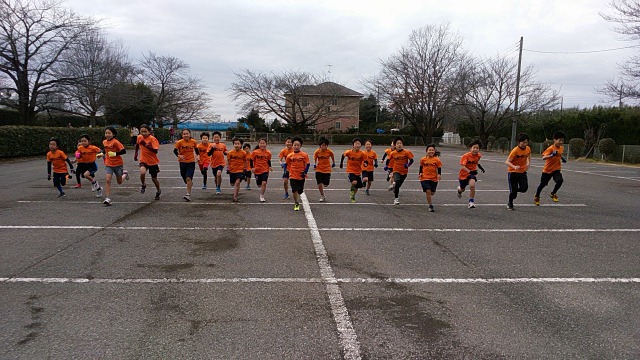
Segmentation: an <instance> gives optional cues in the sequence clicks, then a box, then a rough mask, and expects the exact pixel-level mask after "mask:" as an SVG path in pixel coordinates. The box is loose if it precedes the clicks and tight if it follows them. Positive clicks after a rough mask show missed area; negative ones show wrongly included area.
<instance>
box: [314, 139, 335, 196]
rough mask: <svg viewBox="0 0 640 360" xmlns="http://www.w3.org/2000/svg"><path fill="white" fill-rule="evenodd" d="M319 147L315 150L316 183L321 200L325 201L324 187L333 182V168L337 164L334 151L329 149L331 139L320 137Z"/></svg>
mask: <svg viewBox="0 0 640 360" xmlns="http://www.w3.org/2000/svg"><path fill="white" fill-rule="evenodd" d="M318 146H319V148H318V149H317V150H316V151H314V152H313V170H315V172H316V184H318V191H319V192H320V200H318V201H320V202H324V201H325V200H326V199H325V197H324V188H325V186H329V183H330V182H331V168H334V167H335V166H336V159H335V157H334V155H333V151H331V150H330V149H329V140H327V139H326V138H324V137H323V138H320V141H319V142H318Z"/></svg>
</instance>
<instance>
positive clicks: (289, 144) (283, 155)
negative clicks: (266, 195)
mask: <svg viewBox="0 0 640 360" xmlns="http://www.w3.org/2000/svg"><path fill="white" fill-rule="evenodd" d="M284 145H285V147H284V149H282V150H281V151H280V154H278V159H279V160H280V166H281V167H282V180H283V186H284V196H283V197H282V199H283V200H287V199H288V198H289V172H288V171H287V169H286V168H285V164H286V160H287V156H289V154H291V153H292V152H293V140H291V137H288V138H286V139H285V140H284Z"/></svg>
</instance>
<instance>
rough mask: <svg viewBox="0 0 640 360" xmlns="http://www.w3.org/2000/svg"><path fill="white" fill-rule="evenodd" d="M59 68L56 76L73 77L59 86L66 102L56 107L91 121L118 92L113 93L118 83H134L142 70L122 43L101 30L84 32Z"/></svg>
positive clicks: (92, 122) (93, 122)
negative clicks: (129, 57) (109, 38)
mask: <svg viewBox="0 0 640 360" xmlns="http://www.w3.org/2000/svg"><path fill="white" fill-rule="evenodd" d="M56 69H57V71H56V72H57V75H58V76H57V77H59V78H69V79H74V80H73V81H69V82H68V83H65V84H60V86H59V87H58V89H59V94H62V95H63V98H62V100H63V101H64V102H63V103H60V104H59V105H58V106H57V107H56V110H60V111H64V112H68V113H72V114H76V115H81V116H86V117H88V118H89V119H90V121H91V124H92V125H95V118H96V115H97V114H99V113H104V107H105V103H106V100H107V98H109V97H111V98H114V96H117V95H116V94H111V92H112V91H115V89H116V87H115V85H116V84H120V83H132V82H133V78H134V76H135V75H136V74H137V73H139V71H138V70H137V69H136V68H135V67H134V66H133V64H131V62H130V61H129V59H128V55H127V52H126V50H125V49H124V47H123V46H122V44H120V43H116V42H109V41H108V40H107V38H106V36H105V35H104V34H102V33H101V32H99V31H91V32H87V33H86V34H84V35H83V36H82V38H81V41H80V43H79V44H77V45H76V46H73V47H72V48H71V49H70V51H68V52H67V53H66V55H65V56H64V57H63V58H62V61H61V62H60V64H59V65H58V66H56ZM127 103H128V102H127ZM111 105H112V107H113V106H114V103H113V102H111Z"/></svg>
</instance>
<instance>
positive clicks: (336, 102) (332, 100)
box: [331, 98, 338, 106]
mask: <svg viewBox="0 0 640 360" xmlns="http://www.w3.org/2000/svg"><path fill="white" fill-rule="evenodd" d="M331 105H333V106H338V98H333V99H331Z"/></svg>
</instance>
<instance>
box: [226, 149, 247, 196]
mask: <svg viewBox="0 0 640 360" xmlns="http://www.w3.org/2000/svg"><path fill="white" fill-rule="evenodd" d="M231 141H232V143H233V149H232V150H230V151H229V152H227V173H228V174H229V183H230V184H231V185H233V202H238V193H239V192H240V183H241V182H242V180H244V172H245V169H246V168H247V162H249V155H247V153H246V152H245V151H244V150H242V143H243V140H242V139H238V138H233V140H231Z"/></svg>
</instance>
